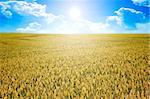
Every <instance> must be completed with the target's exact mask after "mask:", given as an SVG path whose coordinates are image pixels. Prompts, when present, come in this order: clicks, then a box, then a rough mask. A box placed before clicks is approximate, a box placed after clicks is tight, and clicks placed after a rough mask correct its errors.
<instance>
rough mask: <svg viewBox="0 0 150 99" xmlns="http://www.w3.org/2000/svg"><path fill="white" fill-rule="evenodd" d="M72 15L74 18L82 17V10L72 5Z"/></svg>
mask: <svg viewBox="0 0 150 99" xmlns="http://www.w3.org/2000/svg"><path fill="white" fill-rule="evenodd" d="M70 17H71V18H73V19H79V18H80V17H81V10H80V9H79V8H77V7H72V8H71V9H70Z"/></svg>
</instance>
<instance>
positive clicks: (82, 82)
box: [0, 34, 150, 99]
mask: <svg viewBox="0 0 150 99" xmlns="http://www.w3.org/2000/svg"><path fill="white" fill-rule="evenodd" d="M149 37H150V36H149V35H148V34H143V35H141V34H139V35H137V34H133V35H130V34H112V35H109V34H108V35H102V34H101V35H40V34H0V98H4V99H100V98H102V99H124V98H126V99H149V98H150V53H149V52H150V48H149V42H150V39H149Z"/></svg>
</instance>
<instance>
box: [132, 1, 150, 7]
mask: <svg viewBox="0 0 150 99" xmlns="http://www.w3.org/2000/svg"><path fill="white" fill-rule="evenodd" d="M132 1H133V3H134V4H136V5H139V6H146V7H150V1H149V0H132Z"/></svg>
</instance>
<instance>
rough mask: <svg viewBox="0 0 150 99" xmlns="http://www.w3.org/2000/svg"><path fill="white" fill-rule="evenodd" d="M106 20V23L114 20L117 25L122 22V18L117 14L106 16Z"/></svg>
mask: <svg viewBox="0 0 150 99" xmlns="http://www.w3.org/2000/svg"><path fill="white" fill-rule="evenodd" d="M106 22H107V23H110V22H116V23H117V24H118V25H121V24H122V20H121V18H120V17H119V16H109V17H107V19H106Z"/></svg>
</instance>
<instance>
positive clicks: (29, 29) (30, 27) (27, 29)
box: [17, 22, 41, 32]
mask: <svg viewBox="0 0 150 99" xmlns="http://www.w3.org/2000/svg"><path fill="white" fill-rule="evenodd" d="M40 28H41V24H39V23H37V22H33V23H30V24H29V25H28V26H27V27H25V28H18V29H17V31H18V32H37V31H38V30H40ZM39 32H40V31H39Z"/></svg>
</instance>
